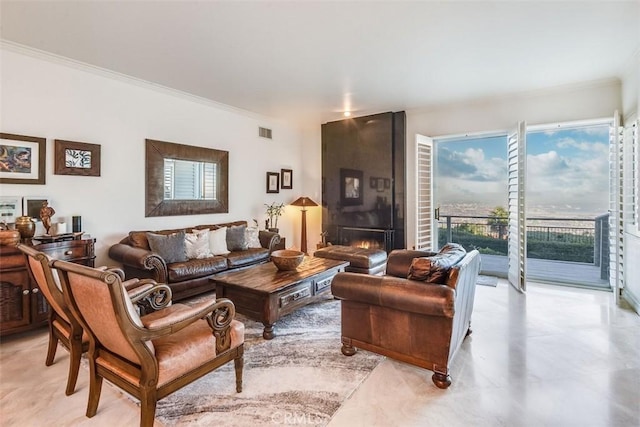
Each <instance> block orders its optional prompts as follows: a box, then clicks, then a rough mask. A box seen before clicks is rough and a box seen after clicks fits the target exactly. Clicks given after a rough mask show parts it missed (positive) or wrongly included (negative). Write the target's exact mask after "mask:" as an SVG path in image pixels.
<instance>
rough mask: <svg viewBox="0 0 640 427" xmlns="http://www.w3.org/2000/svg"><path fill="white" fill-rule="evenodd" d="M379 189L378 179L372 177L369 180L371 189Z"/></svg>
mask: <svg viewBox="0 0 640 427" xmlns="http://www.w3.org/2000/svg"><path fill="white" fill-rule="evenodd" d="M377 187H378V178H376V177H375V176H372V177H371V178H369V188H377Z"/></svg>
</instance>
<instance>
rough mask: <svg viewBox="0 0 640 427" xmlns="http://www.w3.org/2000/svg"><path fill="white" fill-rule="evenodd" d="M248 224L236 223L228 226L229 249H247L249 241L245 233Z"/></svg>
mask: <svg viewBox="0 0 640 427" xmlns="http://www.w3.org/2000/svg"><path fill="white" fill-rule="evenodd" d="M246 229H247V226H246V225H236V226H233V227H228V228H227V249H229V250H230V251H244V250H246V249H247V242H246V241H245V238H244V234H245V230H246Z"/></svg>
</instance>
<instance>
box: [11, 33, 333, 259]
mask: <svg viewBox="0 0 640 427" xmlns="http://www.w3.org/2000/svg"><path fill="white" fill-rule="evenodd" d="M0 54H1V55H2V56H1V58H0V59H1V73H0V102H1V104H0V107H1V111H0V118H1V120H2V121H1V123H0V130H1V131H2V132H5V133H14V134H19V135H29V136H37V137H45V138H47V159H46V185H22V184H20V185H15V184H2V188H1V190H0V194H2V195H3V196H5V195H9V196H21V197H23V196H45V197H48V198H49V200H50V204H51V206H53V207H54V209H55V210H56V215H55V216H54V218H53V219H54V221H60V220H66V222H67V223H70V222H71V216H72V215H81V216H82V225H83V230H84V231H86V232H87V233H90V234H91V235H92V236H93V237H95V238H97V242H96V253H97V263H98V264H109V263H111V264H112V262H111V261H110V260H109V258H108V255H107V251H108V249H109V247H110V246H111V245H112V244H114V243H116V242H118V241H119V240H120V239H122V238H123V237H124V236H126V234H127V233H128V232H129V231H130V230H140V229H148V230H156V229H162V228H174V227H183V226H184V227H186V226H191V225H196V224H202V223H218V222H225V221H232V220H247V221H249V222H250V223H251V222H252V221H251V220H252V219H253V218H256V219H258V220H259V222H260V224H261V225H262V227H264V219H265V217H266V215H265V213H264V204H265V203H271V202H284V203H285V204H288V203H290V202H292V201H293V200H294V199H295V198H296V197H298V196H299V195H301V194H302V193H303V192H304V185H305V184H306V183H309V182H314V181H313V180H314V179H318V178H317V174H318V172H313V168H315V169H316V170H317V171H319V170H320V167H319V165H314V166H313V168H312V169H311V171H312V172H310V169H308V168H306V167H305V168H303V164H304V163H303V161H302V159H303V133H302V131H301V130H300V129H298V128H297V127H296V126H294V125H292V124H290V123H286V122H283V121H277V120H274V119H269V118H266V117H261V116H258V115H254V114H251V113H248V112H243V111H240V110H235V109H232V108H230V107H226V106H223V105H219V104H215V103H212V102H208V101H205V100H201V99H198V98H195V97H190V96H188V95H185V94H181V93H178V92H174V91H170V90H167V89H163V88H157V87H154V86H151V85H149V84H147V83H144V82H137V81H135V80H132V79H129V78H126V77H124V76H117V75H114V74H110V73H107V72H105V71H102V70H96V69H90V68H88V67H86V66H84V65H80V64H74V63H71V62H67V61H65V60H62V59H57V58H53V57H50V56H45V55H44V54H40V53H37V52H32V51H26V50H22V49H20V48H18V47H15V46H3V47H2V49H1V50H0ZM212 78H215V76H212ZM258 126H264V127H268V128H271V129H273V140H272V141H269V140H266V139H263V138H259V137H258V136H257V135H258ZM318 128H319V126H318ZM318 132H319V131H318ZM145 138H151V139H158V140H162V141H169V142H175V143H182V144H188V145H197V146H203V147H209V148H216V149H221V150H227V151H229V182H230V185H229V213H228V214H210V215H194V216H174V217H154V218H145V216H144V205H145V190H144V189H145V160H144V159H145V152H144V147H145ZM54 139H64V140H71V141H80V142H88V143H93V144H100V145H101V155H102V162H101V168H102V173H101V176H100V177H82V176H64V175H54V174H53V158H54V142H53V141H54ZM308 139H309V140H308V141H304V142H305V143H308V144H315V145H317V146H319V143H317V144H316V142H317V141H314V140H313V139H312V138H308ZM314 150H315V147H314ZM318 150H319V148H318ZM281 168H289V169H293V177H294V180H293V187H294V189H293V190H281V191H280V193H279V194H266V183H265V180H266V178H265V175H266V172H267V171H278V172H279V171H280V169H281ZM316 182H318V181H316ZM313 187H314V188H313V191H312V192H311V193H310V194H311V196H312V197H313V196H314V195H315V196H316V197H317V198H318V199H319V195H318V194H319V190H317V189H318V188H319V186H318V185H317V184H314V186H313ZM318 201H319V200H318ZM279 226H280V232H281V234H282V235H284V236H286V237H287V246H292V245H294V244H297V245H298V246H299V233H300V231H299V229H300V213H299V212H298V210H297V209H296V208H294V207H292V206H288V207H286V210H285V215H284V216H283V217H282V218H281V219H280V221H279ZM40 227H41V226H39V228H38V230H37V234H40V233H42V231H43V230H42V229H41V228H40ZM296 233H297V234H296ZM318 233H319V232H318ZM314 244H315V243H314Z"/></svg>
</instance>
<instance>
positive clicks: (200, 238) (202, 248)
mask: <svg viewBox="0 0 640 427" xmlns="http://www.w3.org/2000/svg"><path fill="white" fill-rule="evenodd" d="M184 243H185V246H186V249H187V258H188V259H204V258H210V257H212V256H213V254H212V253H211V249H209V230H193V233H187V234H186V235H185V237H184Z"/></svg>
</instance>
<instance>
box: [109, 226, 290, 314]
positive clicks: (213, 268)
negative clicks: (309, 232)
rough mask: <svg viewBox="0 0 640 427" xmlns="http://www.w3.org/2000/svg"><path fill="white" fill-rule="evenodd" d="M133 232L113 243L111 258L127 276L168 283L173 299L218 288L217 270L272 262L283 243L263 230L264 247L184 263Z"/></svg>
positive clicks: (143, 233)
mask: <svg viewBox="0 0 640 427" xmlns="http://www.w3.org/2000/svg"><path fill="white" fill-rule="evenodd" d="M241 225H244V226H246V225H247V222H246V221H235V222H229V223H221V224H209V225H197V226H194V227H190V228H186V229H173V230H159V231H150V230H149V231H150V232H152V233H155V234H163V235H170V234H173V233H176V232H179V231H182V230H185V231H186V232H187V233H190V232H192V231H193V230H204V229H209V230H216V229H219V228H221V227H233V226H241ZM149 231H131V232H129V235H128V236H127V237H125V238H124V239H122V240H121V241H120V242H119V243H117V244H115V245H113V246H111V248H110V249H109V257H111V259H113V260H114V261H117V262H119V263H121V264H122V269H123V270H124V272H125V275H126V278H127V279H129V278H133V277H137V278H151V279H153V280H155V281H156V282H158V283H166V284H167V285H169V287H170V288H171V291H172V293H173V298H172V300H173V301H180V300H183V299H185V298H188V297H191V296H194V295H199V294H202V293H205V292H210V291H214V290H215V285H214V284H212V283H211V281H210V280H209V279H210V278H211V277H212V276H213V275H215V274H216V273H220V272H222V271H228V270H230V269H240V268H246V267H250V266H253V265H258V264H262V263H265V262H268V261H269V257H270V255H271V252H272V251H273V250H274V247H275V246H276V245H277V244H278V243H280V235H279V234H277V233H272V232H269V231H264V230H260V232H259V235H258V238H259V240H260V245H261V246H262V247H261V248H249V249H246V250H236V251H231V252H230V253H229V254H227V255H215V256H213V257H210V258H204V259H189V260H187V261H184V262H173V263H166V262H165V260H164V259H163V258H162V257H161V256H160V255H159V254H157V253H155V252H152V251H151V248H150V246H149V242H148V239H147V236H146V233H147V232H149Z"/></svg>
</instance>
